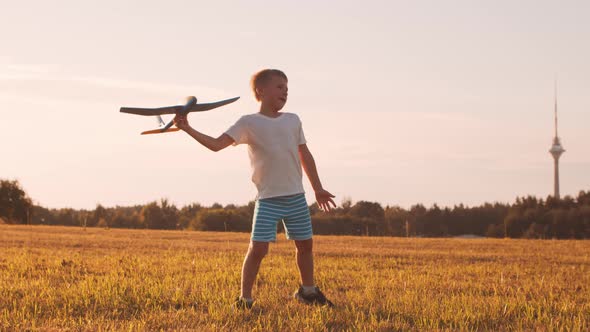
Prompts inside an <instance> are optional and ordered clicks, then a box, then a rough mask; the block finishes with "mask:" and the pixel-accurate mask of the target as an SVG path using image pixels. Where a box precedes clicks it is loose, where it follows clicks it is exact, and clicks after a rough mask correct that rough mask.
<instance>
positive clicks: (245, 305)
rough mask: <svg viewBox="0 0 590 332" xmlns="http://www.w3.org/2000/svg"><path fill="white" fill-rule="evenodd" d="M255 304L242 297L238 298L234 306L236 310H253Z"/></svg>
mask: <svg viewBox="0 0 590 332" xmlns="http://www.w3.org/2000/svg"><path fill="white" fill-rule="evenodd" d="M253 304H254V301H246V300H245V299H243V298H241V297H237V298H236V302H235V303H234V306H235V307H236V309H252V305H253Z"/></svg>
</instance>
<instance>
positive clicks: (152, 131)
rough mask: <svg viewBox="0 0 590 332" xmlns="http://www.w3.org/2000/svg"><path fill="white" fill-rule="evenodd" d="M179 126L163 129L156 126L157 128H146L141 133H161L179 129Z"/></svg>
mask: <svg viewBox="0 0 590 332" xmlns="http://www.w3.org/2000/svg"><path fill="white" fill-rule="evenodd" d="M179 130H180V128H168V129H164V128H158V129H152V130H146V131H144V132H142V133H141V134H142V135H149V134H163V133H172V132H175V131H179Z"/></svg>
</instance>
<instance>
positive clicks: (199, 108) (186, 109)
mask: <svg viewBox="0 0 590 332" xmlns="http://www.w3.org/2000/svg"><path fill="white" fill-rule="evenodd" d="M238 99H240V97H234V98H230V99H225V100H221V101H216V102H213V103H205V104H197V98H195V97H194V96H190V97H188V98H187V102H186V104H184V105H176V106H166V107H158V108H138V107H121V110H120V111H121V112H122V113H130V114H137V115H145V116H157V117H158V123H159V124H160V128H158V129H153V130H147V131H144V132H142V133H141V134H142V135H146V134H160V133H170V132H173V131H178V130H180V129H178V128H171V127H172V125H173V124H174V119H172V120H170V121H169V122H168V123H164V120H162V117H161V115H162V114H182V115H184V114H188V113H190V112H204V111H209V110H212V109H214V108H217V107H220V106H223V105H227V104H231V103H233V102H234V101H236V100H238Z"/></svg>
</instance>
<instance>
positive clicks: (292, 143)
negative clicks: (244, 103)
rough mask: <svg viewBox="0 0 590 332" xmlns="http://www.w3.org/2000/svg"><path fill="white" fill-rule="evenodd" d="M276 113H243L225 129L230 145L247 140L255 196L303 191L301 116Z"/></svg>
mask: <svg viewBox="0 0 590 332" xmlns="http://www.w3.org/2000/svg"><path fill="white" fill-rule="evenodd" d="M280 114H281V115H280V116H279V117H276V118H271V117H268V116H265V115H262V114H260V113H254V114H248V115H244V116H242V117H241V118H240V119H239V120H238V121H237V122H236V123H235V124H234V125H233V126H231V127H230V128H229V129H228V130H227V131H226V132H225V133H226V134H227V135H229V136H230V137H231V138H233V140H234V141H235V142H234V145H238V144H248V155H249V156H250V164H251V166H252V182H254V184H255V185H256V188H257V189H258V198H259V199H261V198H269V197H277V196H286V195H293V194H299V193H303V192H304V190H303V183H302V180H301V178H302V172H301V161H300V159H299V145H301V144H305V143H306V141H305V136H304V135H303V128H302V126H301V120H299V117H298V116H297V115H296V114H293V113H280Z"/></svg>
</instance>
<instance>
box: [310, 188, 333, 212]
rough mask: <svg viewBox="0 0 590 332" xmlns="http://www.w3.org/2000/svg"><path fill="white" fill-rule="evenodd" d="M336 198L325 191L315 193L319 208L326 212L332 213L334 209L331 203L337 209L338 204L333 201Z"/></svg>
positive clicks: (320, 190)
mask: <svg viewBox="0 0 590 332" xmlns="http://www.w3.org/2000/svg"><path fill="white" fill-rule="evenodd" d="M334 197H336V196H334V195H332V194H330V193H329V192H328V191H327V190H325V189H319V190H316V192H315V199H316V201H317V202H318V206H319V207H320V209H322V210H324V211H330V210H331V209H332V207H331V206H330V203H332V205H333V207H336V203H334V201H333V200H332V198H334Z"/></svg>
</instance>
